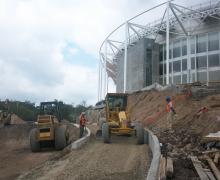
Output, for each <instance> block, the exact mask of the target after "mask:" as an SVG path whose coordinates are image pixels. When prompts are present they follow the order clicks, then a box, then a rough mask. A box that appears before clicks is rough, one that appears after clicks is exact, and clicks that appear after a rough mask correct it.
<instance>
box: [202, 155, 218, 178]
mask: <svg viewBox="0 0 220 180" xmlns="http://www.w3.org/2000/svg"><path fill="white" fill-rule="evenodd" d="M205 159H206V160H207V162H208V164H209V166H210V168H211V169H212V172H213V173H214V174H215V177H216V178H217V180H220V171H219V170H218V168H217V167H216V166H215V163H214V162H213V161H212V159H211V158H210V157H209V156H207V155H206V156H205Z"/></svg>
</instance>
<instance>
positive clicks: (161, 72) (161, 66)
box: [159, 64, 163, 75]
mask: <svg viewBox="0 0 220 180" xmlns="http://www.w3.org/2000/svg"><path fill="white" fill-rule="evenodd" d="M159 73H160V75H163V64H160V69H159Z"/></svg>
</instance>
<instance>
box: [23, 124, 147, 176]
mask: <svg viewBox="0 0 220 180" xmlns="http://www.w3.org/2000/svg"><path fill="white" fill-rule="evenodd" d="M90 128H91V129H92V131H93V133H95V132H94V131H95V130H96V127H94V126H92V125H90ZM149 164H150V158H149V150H148V147H147V145H137V144H136V139H135V138H134V137H123V136H120V137H119V136H117V137H115V136H113V137H112V143H110V144H104V143H103V142H102V141H101V140H97V139H96V138H95V137H94V135H92V137H91V139H90V141H89V142H88V143H87V144H85V145H84V146H83V147H81V148H80V149H78V150H74V151H72V152H71V153H69V154H68V155H66V156H64V157H62V158H60V159H59V160H58V161H57V160H54V161H53V160H52V161H47V162H46V163H44V164H43V165H42V166H39V167H37V168H35V169H33V170H32V171H30V172H29V173H27V174H24V175H23V176H20V178H19V180H24V179H41V180H46V179H48V180H49V179H56V180H63V179H65V180H66V179H76V180H93V179H101V180H102V179H103V180H104V179H105V180H121V179H127V180H133V179H137V180H143V179H145V177H146V174H147V169H148V167H149Z"/></svg>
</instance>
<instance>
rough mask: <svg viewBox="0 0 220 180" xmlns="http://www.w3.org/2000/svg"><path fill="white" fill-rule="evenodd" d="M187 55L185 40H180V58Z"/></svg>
mask: <svg viewBox="0 0 220 180" xmlns="http://www.w3.org/2000/svg"><path fill="white" fill-rule="evenodd" d="M185 55H187V45H186V39H183V40H182V56H185Z"/></svg>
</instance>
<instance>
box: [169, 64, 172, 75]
mask: <svg viewBox="0 0 220 180" xmlns="http://www.w3.org/2000/svg"><path fill="white" fill-rule="evenodd" d="M169 73H172V63H171V62H170V63H169Z"/></svg>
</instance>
